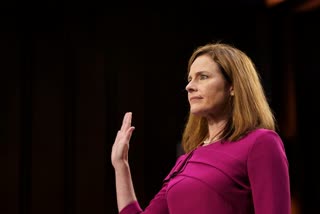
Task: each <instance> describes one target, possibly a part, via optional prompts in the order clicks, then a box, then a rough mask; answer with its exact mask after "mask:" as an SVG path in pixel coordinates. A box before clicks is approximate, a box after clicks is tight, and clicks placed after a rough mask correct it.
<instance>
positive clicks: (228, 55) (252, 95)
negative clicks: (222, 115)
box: [182, 43, 276, 152]
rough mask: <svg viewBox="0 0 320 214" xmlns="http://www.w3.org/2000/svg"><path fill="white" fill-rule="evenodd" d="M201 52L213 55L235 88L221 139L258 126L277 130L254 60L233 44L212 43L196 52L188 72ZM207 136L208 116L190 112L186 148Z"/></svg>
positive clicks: (183, 143) (184, 141) (231, 137)
mask: <svg viewBox="0 0 320 214" xmlns="http://www.w3.org/2000/svg"><path fill="white" fill-rule="evenodd" d="M201 55H208V56H210V57H211V59H212V60H213V61H214V62H216V63H217V64H218V65H219V67H220V70H221V72H222V73H223V75H224V77H225V80H226V81H227V82H229V83H230V84H231V85H232V87H233V90H234V96H233V100H232V102H230V105H231V113H230V117H229V120H228V122H227V124H226V126H225V127H224V129H223V131H222V133H221V137H222V139H223V140H228V141H236V140H239V139H240V138H241V137H243V136H244V135H245V134H247V133H248V132H249V131H252V130H254V129H257V128H266V129H271V130H275V129H276V121H275V118H274V115H273V112H272V110H271V108H270V106H269V103H268V101H267V98H266V95H265V93H264V89H263V87H262V84H261V81H260V76H259V74H258V72H257V70H256V68H255V65H254V63H253V62H252V60H251V59H250V58H249V57H248V56H247V55H246V54H245V53H244V52H242V51H241V50H239V49H237V48H235V47H233V46H232V45H229V44H224V43H209V44H206V45H204V46H200V47H198V48H197V49H196V50H195V51H194V52H193V54H192V55H191V57H190V59H189V62H188V73H189V72H190V66H191V65H192V63H193V62H194V60H195V59H196V58H197V57H199V56H201ZM207 136H208V124H207V121H206V119H205V118H203V117H199V116H195V115H193V114H191V113H190V112H189V115H188V120H187V122H186V124H185V128H184V131H183V135H182V147H183V150H184V151H185V152H190V151H191V150H193V149H194V148H196V147H197V146H198V145H199V144H200V143H201V142H202V141H203V140H204V139H205V138H206V137H207Z"/></svg>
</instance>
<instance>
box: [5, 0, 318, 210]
mask: <svg viewBox="0 0 320 214" xmlns="http://www.w3.org/2000/svg"><path fill="white" fill-rule="evenodd" d="M252 2H253V1H252ZM252 2H251V1H244V2H243V1H241V3H237V4H235V3H232V2H226V3H223V4H222V3H220V4H217V3H212V2H211V3H203V4H200V2H198V4H191V3H184V5H172V4H171V3H169V2H167V3H165V2H162V3H157V2H154V4H153V5H151V4H150V5H149V4H147V3H144V4H143V3H139V4H138V3H134V4H133V3H131V5H130V4H129V3H128V4H126V3H125V2H118V3H115V4H117V5H116V6H106V5H105V3H104V4H103V3H97V2H95V1H91V3H88V2H87V3H70V4H66V3H64V4H60V3H58V2H54V1H53V2H50V3H48V2H46V3H43V2H42V3H30V2H28V3H23V4H22V3H21V4H17V3H12V4H11V3H7V4H6V5H4V6H3V7H2V13H1V35H0V38H1V40H0V42H1V51H0V54H1V64H0V66H1V74H2V78H0V81H1V101H2V103H1V104H2V105H1V115H0V116H1V139H0V146H1V148H0V152H1V156H0V157H1V161H0V166H1V172H2V173H1V176H0V185H1V186H0V191H1V196H0V197H1V198H0V199H1V200H0V201H1V206H0V213H3V214H29V213H30V214H31V213H32V214H37V213H43V212H45V213H47V214H50V213H54V214H57V213H66V214H67V213H68V214H69V213H74V214H82V213H90V214H91V213H95V214H99V213H101V214H102V213H108V214H109V213H110V214H114V213H117V209H116V198H115V187H114V174H113V169H112V166H111V163H110V152H111V146H112V143H113V139H114V137H115V133H116V131H117V129H118V128H119V126H120V124H121V119H122V116H123V114H124V113H125V112H126V111H132V112H133V124H134V125H135V127H136V130H135V131H134V135H133V137H132V142H131V147H130V163H131V167H132V174H133V180H134V184H135V188H136V193H137V196H138V199H139V201H140V204H141V206H142V207H144V206H146V205H147V204H148V202H149V200H150V199H151V198H152V197H153V195H154V194H155V193H156V192H157V191H158V190H159V188H160V185H161V181H162V179H163V178H164V177H165V176H166V174H167V173H168V171H169V170H170V168H171V167H172V165H173V164H174V161H175V158H176V155H177V153H178V150H177V147H178V144H179V141H180V137H181V132H182V128H183V123H184V122H185V118H186V115H187V111H188V103H187V99H186V93H185V90H184V87H185V84H186V79H185V75H186V66H187V60H188V57H189V56H190V54H191V52H192V51H193V49H194V48H195V47H197V46H198V45H202V44H205V43H207V42H210V41H217V40H220V41H224V42H228V43H232V44H234V45H235V46H237V47H239V48H240V49H242V50H243V51H245V52H246V53H247V54H248V55H249V56H251V57H252V59H253V61H254V62H255V63H256V65H257V68H258V70H259V71H260V72H261V76H262V79H263V84H264V86H265V89H266V93H267V95H268V98H269V100H270V104H271V105H272V108H273V109H274V111H275V114H276V117H277V119H278V121H279V128H280V134H281V136H282V137H283V140H284V143H285V147H286V150H287V154H288V159H289V164H290V173H291V191H292V197H293V205H294V208H293V211H294V213H303V214H305V213H313V210H315V209H316V208H317V202H319V201H320V200H319V199H320V198H319V195H318V194H317V192H319V191H320V185H319V175H317V172H316V171H317V169H318V168H319V167H318V163H319V155H318V154H317V152H318V151H317V144H318V142H317V140H318V138H317V131H318V129H319V124H318V121H319V116H318V111H317V110H318V108H319V104H317V98H318V88H317V84H318V81H317V79H316V78H315V76H316V75H317V71H318V68H319V60H318V59H317V55H318V54H317V53H318V50H319V48H320V42H319V38H320V35H319V33H318V31H317V28H318V20H319V9H318V8H315V9H312V8H311V9H308V10H304V11H298V10H295V8H296V7H297V5H298V3H299V1H293V2H295V3H296V4H287V3H286V4H284V3H283V4H279V5H277V6H275V7H272V8H268V7H267V6H266V5H264V4H262V3H261V2H259V3H254V4H253V3H252Z"/></svg>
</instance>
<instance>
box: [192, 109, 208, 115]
mask: <svg viewBox="0 0 320 214" xmlns="http://www.w3.org/2000/svg"><path fill="white" fill-rule="evenodd" d="M190 113H191V114H193V115H195V116H204V115H206V111H205V110H203V109H195V108H194V109H192V108H191V109H190Z"/></svg>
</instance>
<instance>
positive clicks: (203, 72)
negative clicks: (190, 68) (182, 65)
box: [188, 71, 208, 80]
mask: <svg viewBox="0 0 320 214" xmlns="http://www.w3.org/2000/svg"><path fill="white" fill-rule="evenodd" d="M207 73H208V72H207V71H197V72H196V73H195V76H196V77H197V76H199V75H201V74H207ZM190 79H191V76H190V75H188V80H190Z"/></svg>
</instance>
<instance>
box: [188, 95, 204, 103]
mask: <svg viewBox="0 0 320 214" xmlns="http://www.w3.org/2000/svg"><path fill="white" fill-rule="evenodd" d="M200 99H202V97H198V96H195V97H190V98H189V102H191V101H195V100H200Z"/></svg>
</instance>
